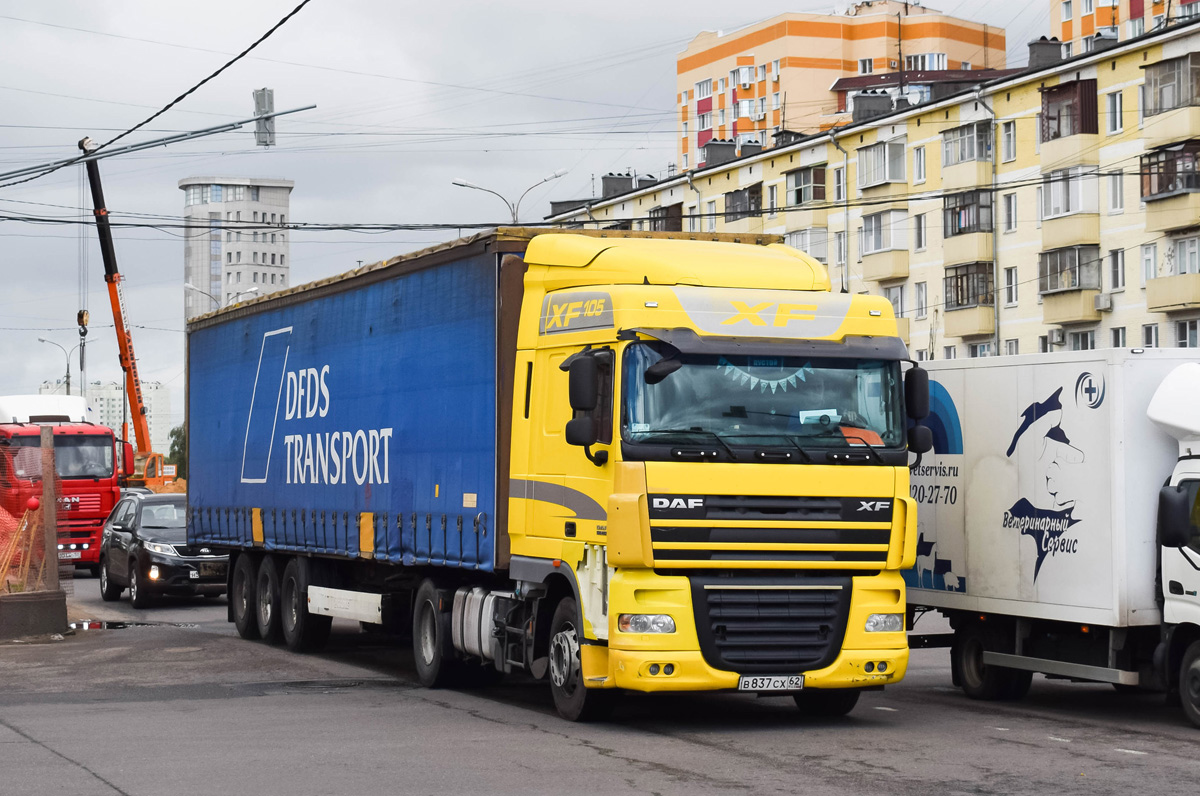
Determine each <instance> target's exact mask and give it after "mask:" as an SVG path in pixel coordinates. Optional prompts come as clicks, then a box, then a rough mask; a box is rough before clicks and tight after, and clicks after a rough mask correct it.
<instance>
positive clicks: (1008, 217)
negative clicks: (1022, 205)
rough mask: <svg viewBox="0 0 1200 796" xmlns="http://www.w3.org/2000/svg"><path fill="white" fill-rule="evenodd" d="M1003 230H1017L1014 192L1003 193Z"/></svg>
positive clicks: (1015, 196)
mask: <svg viewBox="0 0 1200 796" xmlns="http://www.w3.org/2000/svg"><path fill="white" fill-rule="evenodd" d="M1004 231H1005V232H1016V231H1017V195H1016V194H1015V193H1006V194H1004Z"/></svg>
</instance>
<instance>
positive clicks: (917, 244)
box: [913, 213, 929, 251]
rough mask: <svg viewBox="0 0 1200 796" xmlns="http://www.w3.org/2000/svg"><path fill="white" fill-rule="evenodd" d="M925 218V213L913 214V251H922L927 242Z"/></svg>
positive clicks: (927, 229)
mask: <svg viewBox="0 0 1200 796" xmlns="http://www.w3.org/2000/svg"><path fill="white" fill-rule="evenodd" d="M926 220H927V219H926V215H925V213H921V214H920V215H917V216H913V251H923V250H924V249H925V247H926V246H927V245H928V244H929V240H928V234H929V227H928V225H927V224H926Z"/></svg>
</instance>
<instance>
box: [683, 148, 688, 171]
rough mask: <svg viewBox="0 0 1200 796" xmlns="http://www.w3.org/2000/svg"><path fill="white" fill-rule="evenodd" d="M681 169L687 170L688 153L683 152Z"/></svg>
mask: <svg viewBox="0 0 1200 796" xmlns="http://www.w3.org/2000/svg"><path fill="white" fill-rule="evenodd" d="M683 170H684V171H687V170H688V153H687V152H684V153H683Z"/></svg>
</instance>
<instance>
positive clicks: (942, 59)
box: [904, 53, 946, 72]
mask: <svg viewBox="0 0 1200 796" xmlns="http://www.w3.org/2000/svg"><path fill="white" fill-rule="evenodd" d="M945 68H946V54H945V53H920V54H919V55H906V56H905V57H904V69H905V71H907V72H924V71H927V70H945Z"/></svg>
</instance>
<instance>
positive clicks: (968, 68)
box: [962, 61, 971, 72]
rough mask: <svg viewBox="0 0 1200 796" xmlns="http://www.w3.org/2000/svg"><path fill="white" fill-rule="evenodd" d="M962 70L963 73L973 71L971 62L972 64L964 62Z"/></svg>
mask: <svg viewBox="0 0 1200 796" xmlns="http://www.w3.org/2000/svg"><path fill="white" fill-rule="evenodd" d="M962 69H963V71H964V72H966V71H969V70H970V69H971V62H970V61H963V62H962Z"/></svg>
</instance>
